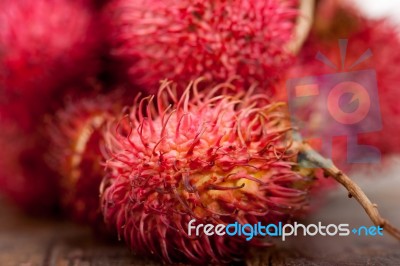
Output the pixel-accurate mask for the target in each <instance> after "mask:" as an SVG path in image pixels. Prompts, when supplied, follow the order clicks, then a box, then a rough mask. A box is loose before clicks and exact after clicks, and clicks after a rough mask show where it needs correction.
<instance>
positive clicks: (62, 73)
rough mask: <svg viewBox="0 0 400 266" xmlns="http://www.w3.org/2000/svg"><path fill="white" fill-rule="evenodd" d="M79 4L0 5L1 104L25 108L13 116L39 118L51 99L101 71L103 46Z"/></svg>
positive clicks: (8, 0) (61, 0) (51, 0)
mask: <svg viewBox="0 0 400 266" xmlns="http://www.w3.org/2000/svg"><path fill="white" fill-rule="evenodd" d="M83 3H84V2H83V1H68V0H37V1H28V0H4V1H1V2H0V90H1V104H4V105H6V106H7V105H10V104H11V103H12V104H14V102H22V103H23V104H22V105H25V106H26V108H25V109H24V110H21V111H19V112H18V111H16V112H17V113H20V112H25V111H26V112H30V113H32V114H34V115H32V117H35V115H36V116H37V115H42V113H43V112H44V111H46V108H47V107H48V103H49V102H51V101H52V99H54V98H51V96H54V95H55V94H56V93H60V90H62V89H64V88H67V87H69V86H70V85H71V84H74V82H76V80H80V79H82V78H84V77H87V76H93V75H95V74H96V73H97V72H98V71H99V67H100V66H99V59H98V56H99V52H100V50H101V49H102V43H103V42H102V41H101V39H100V38H99V37H100V35H99V31H98V25H96V21H95V20H94V13H93V12H92V10H91V9H90V8H89V6H88V5H84V4H83ZM32 120H33V119H32ZM15 121H17V122H19V119H18V118H15ZM35 123H36V122H35V121H31V124H35ZM29 126H30V125H29Z"/></svg>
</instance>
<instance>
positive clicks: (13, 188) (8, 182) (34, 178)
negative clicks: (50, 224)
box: [0, 120, 59, 214]
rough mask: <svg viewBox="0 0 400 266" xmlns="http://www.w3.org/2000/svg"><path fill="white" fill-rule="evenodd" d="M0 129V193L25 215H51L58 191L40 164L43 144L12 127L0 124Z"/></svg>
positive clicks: (49, 172) (36, 136)
mask: <svg viewBox="0 0 400 266" xmlns="http://www.w3.org/2000/svg"><path fill="white" fill-rule="evenodd" d="M1 126H2V127H1V130H0V145H1V150H0V193H2V194H3V195H4V196H6V198H7V199H9V200H10V201H11V202H13V203H15V204H16V205H17V206H18V207H19V208H21V209H23V210H25V211H27V212H29V213H41V214H42V213H49V212H53V211H55V210H56V208H57V207H58V191H59V190H58V185H57V182H56V180H55V179H54V178H53V177H54V175H55V173H54V172H53V171H52V170H51V169H50V168H49V167H48V166H47V165H46V163H45V161H44V158H45V151H46V150H47V148H48V147H47V142H46V141H45V140H44V138H43V136H42V135H41V134H40V133H38V132H37V133H35V134H26V133H25V132H24V131H23V130H21V129H20V128H19V127H18V126H16V124H15V123H14V124H10V123H9V122H5V121H3V120H2V121H1Z"/></svg>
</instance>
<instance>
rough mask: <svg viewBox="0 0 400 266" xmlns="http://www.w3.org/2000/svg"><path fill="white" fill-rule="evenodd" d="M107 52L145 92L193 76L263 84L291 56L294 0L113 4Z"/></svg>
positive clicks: (184, 81) (121, 1) (134, 0)
mask: <svg viewBox="0 0 400 266" xmlns="http://www.w3.org/2000/svg"><path fill="white" fill-rule="evenodd" d="M105 13H106V18H107V20H108V21H109V24H110V41H111V45H112V54H113V55H115V57H117V58H119V59H120V60H121V62H124V64H126V65H127V69H128V70H127V72H128V73H127V75H128V76H129V78H130V80H131V81H132V82H133V83H134V84H136V85H139V86H141V87H142V89H144V90H145V91H146V92H148V93H154V91H151V88H158V84H159V81H160V80H163V79H165V78H168V79H172V80H179V81H180V84H178V90H179V91H180V92H182V91H183V90H184V89H185V85H186V84H187V83H188V82H189V81H190V80H192V79H194V78H196V77H198V76H204V77H206V78H207V79H208V80H211V81H213V82H223V81H225V80H227V79H229V78H232V77H233V76H241V77H243V78H244V80H245V81H246V82H248V84H247V85H249V84H252V83H254V82H257V83H259V84H260V85H262V87H264V85H266V84H270V83H271V81H273V80H275V79H276V78H277V77H278V76H279V75H280V74H281V72H282V70H283V69H284V68H285V67H286V66H287V65H288V63H289V62H290V61H291V60H290V59H291V58H292V56H291V54H290V52H289V49H285V47H286V46H287V45H288V43H289V41H290V40H291V39H292V35H293V28H294V24H295V20H296V16H297V14H298V10H297V0H268V1H262V0H240V1H231V0H229V1H220V0H206V1H199V0H195V1H191V0H183V1H165V0H115V1H113V2H112V3H111V4H110V6H109V8H107V9H106V12H105Z"/></svg>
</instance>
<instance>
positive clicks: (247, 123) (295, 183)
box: [102, 81, 314, 264]
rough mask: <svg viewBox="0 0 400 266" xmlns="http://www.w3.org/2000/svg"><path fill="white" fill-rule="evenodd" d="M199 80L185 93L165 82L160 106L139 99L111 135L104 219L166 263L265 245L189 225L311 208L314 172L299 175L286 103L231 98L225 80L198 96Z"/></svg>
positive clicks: (277, 216) (286, 215) (277, 217)
mask: <svg viewBox="0 0 400 266" xmlns="http://www.w3.org/2000/svg"><path fill="white" fill-rule="evenodd" d="M198 82H199V81H196V82H194V84H193V86H192V85H189V88H188V89H187V90H186V91H185V93H184V94H183V96H182V97H181V98H179V97H177V96H176V94H175V93H173V91H174V89H175V88H173V85H171V83H169V82H163V83H162V85H161V87H160V89H159V92H158V95H157V97H156V98H157V99H156V103H154V101H155V100H154V97H153V96H149V97H147V98H144V99H142V100H140V101H136V103H135V104H134V105H133V107H132V109H131V111H130V115H129V118H128V119H122V120H120V122H119V123H111V124H110V125H109V126H108V130H107V131H105V132H106V134H105V143H106V149H107V154H109V155H108V158H107V161H106V166H107V169H108V170H109V171H110V172H109V173H110V174H109V175H108V176H107V177H106V178H105V179H104V181H103V182H104V183H103V186H102V191H103V192H102V210H103V215H104V218H105V221H106V222H107V223H108V224H109V225H111V226H112V227H114V228H115V229H116V230H117V231H118V232H119V235H120V236H121V237H123V238H124V239H125V241H126V242H127V243H128V245H129V246H130V247H131V248H132V249H133V251H134V252H137V253H139V254H148V255H149V254H156V255H158V256H160V257H161V258H162V259H163V260H164V261H165V262H173V261H189V262H191V263H199V264H201V263H203V264H204V263H210V262H214V263H215V262H223V261H225V262H227V261H231V260H233V259H243V256H242V255H243V254H244V253H245V252H246V249H247V248H246V247H249V246H255V245H256V246H257V245H261V244H263V243H264V244H265V242H262V241H260V239H253V240H251V241H249V242H248V241H246V240H245V238H244V237H243V236H235V237H228V236H227V235H225V236H216V235H213V236H206V235H204V234H202V235H201V236H198V237H193V236H189V235H188V223H189V221H190V220H192V219H196V221H197V222H199V223H210V224H214V225H216V224H225V225H226V224H229V223H235V222H238V223H240V224H245V223H254V224H255V223H257V222H262V223H278V222H285V221H287V220H288V219H290V218H292V217H296V216H297V215H300V214H301V213H304V210H305V209H304V207H305V204H306V202H307V191H308V189H309V188H310V186H311V184H312V183H313V180H314V177H313V171H309V172H308V171H307V172H304V173H303V174H300V171H302V170H301V168H300V167H299V166H298V165H297V163H296V159H297V151H296V148H295V145H293V146H292V145H291V144H289V142H290V141H288V140H287V139H286V138H287V137H289V136H288V131H289V130H290V127H289V120H288V117H287V114H286V112H285V111H284V109H285V108H284V104H280V103H271V102H270V100H269V99H268V97H267V96H265V95H253V96H250V95H251V93H249V94H246V95H245V94H244V93H239V94H233V95H232V94H230V93H229V90H231V89H232V90H234V91H235V90H236V88H234V87H233V86H232V85H231V84H228V83H226V84H220V85H219V86H217V87H215V88H213V89H210V90H208V89H207V90H206V91H203V92H198V90H197V85H198ZM220 92H221V94H220V95H219V93H220ZM190 93H193V97H192V98H191V99H190V97H189V94H190ZM128 120H129V121H128ZM306 173H307V174H306Z"/></svg>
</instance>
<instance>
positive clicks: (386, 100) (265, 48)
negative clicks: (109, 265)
mask: <svg viewBox="0 0 400 266" xmlns="http://www.w3.org/2000/svg"><path fill="white" fill-rule="evenodd" d="M315 10H316V12H315V20H314V23H312V21H313V18H314V15H313V13H314V1H311V0H268V1H262V0H239V1H234V0H224V1H222V0H203V1H200V0H181V1H169V0H109V1H96V0H73V1H72V0H35V1H33V0H3V1H1V2H0V127H1V128H0V144H1V146H2V149H1V151H0V193H1V194H2V195H4V196H5V197H6V198H7V199H8V200H10V201H13V202H14V203H16V205H17V206H19V207H20V208H22V209H24V210H26V211H29V212H34V213H38V212H39V213H46V214H53V215H55V214H57V215H60V214H61V215H63V216H64V217H67V218H69V219H72V220H75V221H77V222H80V223H83V224H88V225H90V226H92V227H93V228H95V229H96V230H98V231H99V232H101V233H105V234H111V235H114V236H118V237H119V239H123V240H124V241H125V242H126V243H127V245H128V246H129V247H130V248H131V249H132V251H133V252H134V253H135V254H137V255H141V256H151V255H155V256H157V258H159V259H160V260H161V261H163V262H164V263H191V264H210V263H211V264H225V263H231V262H233V261H242V260H243V259H244V258H246V256H247V255H248V250H249V249H250V248H265V247H267V246H270V245H271V244H272V243H273V238H265V237H264V238H263V237H261V236H255V237H254V238H253V239H252V240H251V241H248V240H247V239H246V237H245V236H244V235H237V236H233V237H231V236H228V235H222V236H220V235H206V234H200V235H197V236H193V235H191V234H190V233H188V229H189V228H188V224H189V222H191V221H192V220H194V221H195V224H201V223H202V224H211V225H213V226H218V225H220V224H222V225H227V224H231V223H238V224H241V225H244V224H248V223H249V224H258V223H263V224H278V223H290V222H292V221H294V220H296V219H301V218H303V217H304V216H306V215H308V214H309V213H310V212H311V211H312V209H313V208H312V207H310V199H312V198H317V199H319V198H318V197H320V196H321V195H320V194H318V193H315V191H317V192H318V191H320V190H322V189H324V188H325V189H326V188H332V187H333V186H330V185H329V184H328V183H329V182H328V183H327V182H326V181H324V178H323V174H325V175H329V176H331V177H333V178H334V179H336V180H337V181H339V183H341V184H343V185H344V186H345V187H346V188H347V189H348V190H349V191H352V192H353V193H354V195H352V196H354V197H355V198H356V199H358V200H359V201H360V204H361V205H362V206H363V207H364V208H365V210H366V211H367V213H368V214H369V215H370V217H371V219H372V221H373V222H374V223H375V224H377V225H382V226H385V229H387V230H388V232H389V233H391V234H393V235H394V236H396V237H399V233H398V231H396V229H394V228H393V227H392V226H391V225H390V224H389V223H388V222H387V221H386V220H384V219H382V218H381V217H380V216H379V213H378V212H377V211H376V210H375V209H374V207H372V203H371V202H369V201H368V200H366V197H365V195H364V196H360V195H363V194H362V191H360V190H359V188H358V187H357V186H356V185H355V184H354V183H353V182H352V181H351V180H350V179H349V178H348V177H347V176H346V175H345V174H343V173H342V172H341V171H340V170H339V169H338V168H336V166H334V165H333V164H331V163H329V162H328V161H326V160H325V159H324V158H322V157H321V156H320V155H319V154H318V153H317V152H315V151H313V150H312V149H311V146H310V145H309V144H308V142H307V140H305V139H302V137H301V132H299V130H298V129H297V128H296V126H295V125H293V124H292V122H291V119H292V117H291V115H292V114H291V113H290V112H289V107H288V103H287V100H288V99H287V97H286V88H285V85H284V83H285V81H286V80H287V79H289V78H293V77H304V76H315V75H319V74H323V73H327V72H328V73H329V70H328V69H326V68H324V65H322V64H321V65H320V62H318V61H316V60H315V54H316V53H317V52H318V51H321V52H323V53H324V54H325V55H326V56H327V58H329V59H330V60H332V61H333V62H335V61H336V59H337V58H338V57H336V55H338V54H339V53H338V50H337V39H343V38H348V39H349V44H350V45H349V48H348V53H347V57H348V60H349V61H351V62H353V61H356V60H357V59H358V56H359V55H360V51H364V50H367V49H371V50H372V52H373V54H374V57H373V59H372V61H369V63H366V64H369V65H360V66H359V67H361V68H363V67H373V68H374V69H375V70H376V74H377V79H378V88H379V98H380V99H379V100H380V107H381V108H380V110H381V115H382V121H383V128H382V131H381V132H379V133H366V134H364V135H362V136H361V137H360V143H361V144H369V145H374V146H376V147H378V148H379V149H380V151H381V153H382V155H386V154H391V153H398V152H400V150H399V149H400V139H399V137H398V135H397V132H396V130H397V129H398V128H399V127H400V125H399V123H398V122H397V120H396V116H397V115H398V113H400V109H399V106H398V105H397V102H396V99H397V97H396V96H397V94H398V92H397V90H396V86H398V84H400V73H399V72H400V69H399V68H398V67H397V61H399V60H400V53H399V51H398V49H397V46H398V45H399V44H400V39H399V38H400V37H399V36H400V35H399V34H397V33H396V30H395V29H394V27H393V26H391V25H389V23H388V22H386V21H373V20H369V19H367V18H364V17H362V16H361V15H360V13H359V12H358V11H357V10H356V9H355V8H353V7H349V6H348V5H345V4H343V3H342V1H340V2H334V1H319V2H318V5H317V6H316V9H315ZM310 28H311V30H310ZM309 32H310V34H309V35H308V33H309ZM307 36H308V38H307ZM303 41H305V42H303ZM383 47H385V48H383ZM388 66H392V67H391V68H388ZM318 106H319V105H313V106H309V107H308V108H306V109H305V110H304V112H305V113H306V114H307V115H308V118H309V121H308V123H307V124H306V126H307V127H309V128H310V129H312V128H313V123H315V121H320V120H321V119H318V116H319V115H320V114H321V110H320V109H318V108H317V107H318ZM382 134H383V137H382ZM345 147H346V142H345V141H344V142H343V141H342V142H339V144H338V145H336V146H334V149H335V155H334V157H333V159H334V162H335V163H337V164H339V165H340V166H342V165H344V166H345V163H344V162H345V161H346V148H345ZM310 165H311V166H310ZM372 209H373V210H372Z"/></svg>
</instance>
